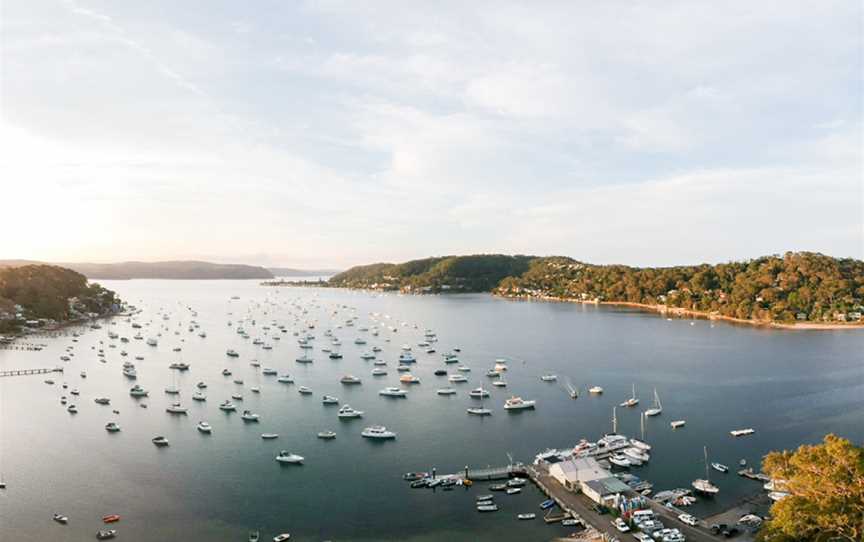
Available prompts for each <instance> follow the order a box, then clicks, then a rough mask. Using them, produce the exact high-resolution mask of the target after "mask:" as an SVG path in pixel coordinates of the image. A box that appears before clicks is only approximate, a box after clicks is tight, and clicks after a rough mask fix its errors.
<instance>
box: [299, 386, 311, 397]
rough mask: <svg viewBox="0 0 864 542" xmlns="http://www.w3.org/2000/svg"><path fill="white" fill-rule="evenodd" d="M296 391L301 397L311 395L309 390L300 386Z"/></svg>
mask: <svg viewBox="0 0 864 542" xmlns="http://www.w3.org/2000/svg"><path fill="white" fill-rule="evenodd" d="M297 391H298V392H299V393H300V394H301V395H311V394H312V390H310V389H309V388H307V387H306V386H300V387H299V388H297Z"/></svg>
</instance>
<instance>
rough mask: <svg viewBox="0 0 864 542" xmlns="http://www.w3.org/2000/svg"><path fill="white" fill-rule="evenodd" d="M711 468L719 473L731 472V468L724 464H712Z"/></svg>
mask: <svg viewBox="0 0 864 542" xmlns="http://www.w3.org/2000/svg"><path fill="white" fill-rule="evenodd" d="M711 468H712V469H714V470H716V471H717V472H729V467H727V466H726V465H724V464H722V463H711Z"/></svg>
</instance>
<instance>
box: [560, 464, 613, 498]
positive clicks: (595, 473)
mask: <svg viewBox="0 0 864 542" xmlns="http://www.w3.org/2000/svg"><path fill="white" fill-rule="evenodd" d="M549 475H550V476H552V477H553V478H555V479H556V480H557V481H558V483H560V484H561V485H562V486H564V487H565V488H567V489H569V490H570V491H579V490H580V489H581V488H582V484H583V483H585V482H588V481H591V480H600V479H604V478H609V477H610V476H612V475H611V474H610V473H609V471H607V470H606V469H604V468H602V467H601V466H600V464H599V463H597V460H596V459H594V458H593V457H580V458H576V459H570V460H567V461H560V462H558V463H555V464H553V465H552V466H551V467H549Z"/></svg>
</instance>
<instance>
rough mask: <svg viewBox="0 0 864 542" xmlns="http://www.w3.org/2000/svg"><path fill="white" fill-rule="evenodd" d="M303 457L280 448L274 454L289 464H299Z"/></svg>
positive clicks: (277, 458) (278, 459)
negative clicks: (277, 452) (279, 450)
mask: <svg viewBox="0 0 864 542" xmlns="http://www.w3.org/2000/svg"><path fill="white" fill-rule="evenodd" d="M304 459H305V458H304V457H303V456H302V455H297V454H292V453H288V452H287V451H285V450H282V451H281V452H279V454H278V455H276V461H278V462H280V463H286V464H290V465H300V464H302V463H303V461H304ZM274 540H275V539H274ZM284 540H287V539H284Z"/></svg>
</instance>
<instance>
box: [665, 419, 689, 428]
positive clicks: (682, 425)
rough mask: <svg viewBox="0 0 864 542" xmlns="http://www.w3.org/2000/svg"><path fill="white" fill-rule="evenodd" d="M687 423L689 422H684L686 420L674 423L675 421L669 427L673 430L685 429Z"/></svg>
mask: <svg viewBox="0 0 864 542" xmlns="http://www.w3.org/2000/svg"><path fill="white" fill-rule="evenodd" d="M686 423H687V422H686V421H684V420H674V421H673V422H672V423H670V424H669V425H671V426H672V429H678V428H679V427H684V425H685V424H686Z"/></svg>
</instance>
